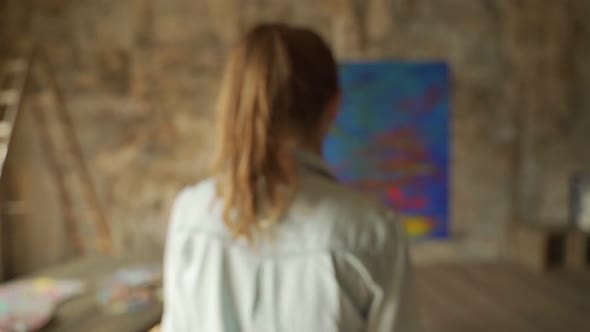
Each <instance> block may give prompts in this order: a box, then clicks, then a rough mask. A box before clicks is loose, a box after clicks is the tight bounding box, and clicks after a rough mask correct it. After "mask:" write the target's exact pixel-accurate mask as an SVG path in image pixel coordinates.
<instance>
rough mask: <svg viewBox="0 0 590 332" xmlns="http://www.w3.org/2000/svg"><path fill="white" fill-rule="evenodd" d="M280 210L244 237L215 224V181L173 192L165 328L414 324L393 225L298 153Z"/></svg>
mask: <svg viewBox="0 0 590 332" xmlns="http://www.w3.org/2000/svg"><path fill="white" fill-rule="evenodd" d="M297 155H298V157H297V160H298V164H299V167H298V168H299V173H300V185H299V186H298V190H297V192H296V194H295V196H294V199H293V201H292V203H291V205H290V207H289V209H288V210H287V212H286V213H285V215H284V217H283V218H282V219H281V220H280V221H279V222H278V223H276V224H275V225H273V226H272V227H271V228H269V229H268V230H267V231H265V232H258V233H257V234H256V235H255V237H254V239H253V240H252V244H249V243H247V241H245V240H234V239H233V236H232V234H231V232H229V231H228V230H227V228H226V227H225V226H224V224H223V220H222V219H223V216H222V215H223V214H222V206H221V204H220V202H219V201H218V199H217V198H216V191H215V188H216V186H215V183H214V181H213V180H208V181H205V182H202V183H200V184H199V185H197V186H194V187H190V188H188V189H185V190H184V191H183V192H182V193H181V194H180V195H179V196H178V198H177V201H176V203H175V206H174V211H173V216H172V223H171V225H170V230H169V235H168V241H167V246H168V247H167V252H166V259H165V260H166V266H165V304H166V306H165V316H164V321H163V329H164V331H166V332H171V331H174V332H182V331H207V332H230V331H252V332H266V331H269V332H270V331H273V332H275V331H276V332H278V331H284V332H290V331H293V332H295V331H298V332H299V331H318V332H319V331H321V332H336V331H404V332H413V331H417V328H416V326H415V324H416V322H417V320H416V317H415V305H414V303H413V300H414V294H413V285H412V279H411V273H410V272H411V271H410V270H409V269H410V265H409V262H408V257H407V247H406V243H405V241H404V238H403V235H402V231H401V227H400V225H398V224H397V223H396V221H395V220H394V219H393V218H392V217H391V216H390V215H389V213H388V212H387V210H385V209H383V208H381V207H380V206H379V204H376V203H374V202H372V201H370V200H368V199H366V198H364V197H363V196H361V195H359V194H356V193H354V192H352V191H349V190H347V189H345V188H342V187H341V186H339V185H338V184H337V183H336V182H335V181H334V180H333V179H332V178H331V177H330V175H329V173H328V171H327V170H326V169H325V167H323V165H322V163H321V161H320V159H319V158H318V157H316V156H315V155H314V154H313V153H309V152H301V151H299V152H298V154H297Z"/></svg>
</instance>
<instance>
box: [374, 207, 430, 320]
mask: <svg viewBox="0 0 590 332" xmlns="http://www.w3.org/2000/svg"><path fill="white" fill-rule="evenodd" d="M387 229H388V232H389V234H388V241H387V242H388V244H387V245H386V246H384V247H383V252H381V253H379V254H378V255H377V257H376V258H375V259H376V262H374V266H375V267H376V268H375V270H374V273H375V274H376V275H374V280H375V281H376V282H377V283H378V284H379V292H378V293H377V294H375V295H374V296H375V298H374V300H373V303H372V304H371V307H370V311H369V317H368V318H369V320H368V329H367V331H369V332H422V328H421V324H420V323H421V322H420V320H419V313H418V305H417V299H416V292H415V283H414V273H413V267H412V263H411V260H410V255H409V252H408V243H407V240H406V237H405V233H404V231H403V227H402V226H401V224H400V222H399V221H398V220H395V218H393V217H388V218H387Z"/></svg>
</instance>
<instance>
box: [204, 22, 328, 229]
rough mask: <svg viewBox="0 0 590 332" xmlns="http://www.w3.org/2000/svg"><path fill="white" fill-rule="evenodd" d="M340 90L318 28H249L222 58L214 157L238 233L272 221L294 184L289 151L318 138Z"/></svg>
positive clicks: (228, 220)
mask: <svg viewBox="0 0 590 332" xmlns="http://www.w3.org/2000/svg"><path fill="white" fill-rule="evenodd" d="M337 93H338V75H337V67H336V62H335V60H334V57H333V55H332V52H331V51H330V49H329V47H328V46H327V44H326V43H325V42H324V41H323V40H322V38H321V37H320V36H319V35H317V34H316V33H314V32H312V31H310V30H307V29H302V28H295V27H290V26H287V25H284V24H265V25H259V26H256V27H255V28H253V29H252V30H251V31H250V32H248V33H247V34H246V35H245V37H244V38H243V39H242V40H241V41H240V42H239V43H238V45H237V47H236V48H235V49H234V50H233V52H232V53H231V54H230V57H229V59H228V61H227V64H226V67H225V71H224V75H223V79H222V84H221V91H220V95H219V99H218V109H217V112H218V113H217V114H218V118H217V125H218V127H217V132H216V137H215V139H216V142H217V149H216V154H215V158H214V162H213V172H214V177H215V180H216V186H217V188H216V189H217V195H218V198H220V199H221V201H222V203H223V221H224V223H225V225H226V226H227V228H228V229H229V230H230V231H231V233H232V234H233V235H234V236H235V237H240V236H245V237H246V238H247V239H248V240H251V235H252V231H253V230H255V229H260V228H262V227H263V226H266V225H267V224H273V223H276V222H277V221H278V220H279V219H280V218H281V216H282V214H283V213H284V211H285V210H286V208H287V207H288V205H289V204H290V200H291V197H292V195H293V193H294V192H295V190H296V187H297V183H298V169H297V163H296V160H295V156H294V148H295V146H296V145H297V144H298V143H301V142H305V141H306V140H309V139H310V138H311V137H316V136H317V135H318V127H319V125H320V122H321V121H322V117H323V113H324V110H325V108H326V106H327V104H328V102H329V101H330V100H331V98H333V97H334V96H335V95H336V94H337Z"/></svg>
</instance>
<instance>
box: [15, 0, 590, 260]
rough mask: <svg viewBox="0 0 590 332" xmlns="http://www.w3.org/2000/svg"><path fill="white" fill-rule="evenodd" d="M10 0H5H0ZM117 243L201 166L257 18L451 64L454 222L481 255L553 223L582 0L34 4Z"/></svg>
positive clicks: (131, 240) (584, 162)
mask: <svg viewBox="0 0 590 332" xmlns="http://www.w3.org/2000/svg"><path fill="white" fill-rule="evenodd" d="M4 1H8V2H10V1H14V0H4ZM32 6H33V7H34V8H35V10H34V11H33V12H32V14H31V17H30V24H31V26H32V29H33V30H32V35H33V36H37V37H38V38H41V40H42V42H43V44H44V45H45V47H46V48H47V49H48V52H49V53H50V55H51V57H52V59H53V61H54V62H55V63H56V65H57V67H58V69H59V73H60V81H61V82H62V84H63V86H64V87H66V88H67V96H68V101H69V106H70V109H71V110H72V112H73V115H74V116H75V120H76V123H77V124H78V132H79V135H80V137H81V140H82V143H83V145H84V147H85V151H86V155H87V158H88V161H89V164H90V165H91V167H92V172H93V175H94V177H95V180H96V182H97V184H98V185H99V188H100V193H101V197H102V200H103V204H104V206H105V208H106V209H107V211H108V213H109V215H110V217H111V220H112V226H113V229H114V231H115V234H116V239H117V244H118V248H120V249H122V248H157V247H159V246H161V243H162V240H163V234H164V231H165V225H166V220H167V214H168V209H169V206H170V203H171V201H172V199H173V197H174V194H175V192H176V191H177V190H178V189H179V188H181V187H182V186H183V185H186V184H189V183H192V182H195V181H197V180H198V179H199V178H201V177H203V176H204V174H205V173H204V171H205V166H206V164H207V155H208V151H209V148H210V146H211V145H212V143H213V142H212V141H211V138H210V136H209V135H208V132H209V130H210V129H209V128H210V127H211V119H212V117H211V111H212V110H211V105H212V101H213V100H214V97H215V93H216V87H217V81H218V74H219V70H220V67H221V65H222V63H223V59H224V55H225V53H226V51H227V50H228V48H229V46H230V45H231V44H232V42H233V41H234V40H235V39H236V38H238V36H239V35H240V33H241V32H243V31H244V30H245V29H246V28H247V27H249V26H252V25H253V24H255V23H256V22H261V21H268V20H281V21H286V22H291V23H294V24H304V25H308V26H311V27H313V28H314V29H316V30H317V31H318V32H320V33H321V34H322V35H323V36H324V37H325V38H326V39H327V40H328V41H329V42H330V43H331V44H332V46H333V48H334V50H335V52H336V54H337V56H338V58H339V59H340V60H342V61H346V60H358V59H392V58H394V59H408V60H431V59H443V60H445V61H448V62H449V64H450V65H451V68H452V77H453V82H452V83H453V96H452V98H453V122H452V129H453V131H452V133H453V137H452V141H453V147H452V166H453V167H452V193H451V194H452V223H453V230H454V232H455V234H456V239H457V240H458V241H461V242H464V243H466V244H468V245H470V247H469V248H473V249H474V250H475V251H477V252H480V253H482V254H485V255H497V254H500V253H501V250H502V248H503V241H504V240H503V234H504V230H505V227H506V225H507V224H508V223H509V222H510V221H512V220H515V221H519V222H523V221H531V222H551V223H564V222H565V219H566V216H567V183H568V177H569V175H570V172H571V171H572V170H574V169H577V168H582V167H587V166H588V165H589V163H590V156H589V154H588V153H587V152H586V149H585V146H584V145H585V142H588V141H589V139H590V133H589V131H588V130H585V129H586V127H587V125H588V124H590V116H589V115H588V113H590V110H589V107H590V104H589V97H588V96H587V95H586V93H585V91H584V88H583V87H585V86H588V83H590V67H589V66H588V63H589V61H588V58H589V56H590V50H589V48H590V47H589V46H588V40H590V39H589V38H588V37H589V26H590V24H589V23H588V18H589V17H590V13H589V10H590V5H589V4H588V2H587V1H585V0H568V1H552V0H523V1H513V0H493V1H491V0H395V1H390V0H366V1H363V0H330V1H314V0H248V1H240V0H135V1H118V0H101V1H90V0H76V1H74V0H53V1H33V2H32Z"/></svg>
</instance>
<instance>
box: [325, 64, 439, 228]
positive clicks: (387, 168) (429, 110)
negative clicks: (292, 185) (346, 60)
mask: <svg viewBox="0 0 590 332" xmlns="http://www.w3.org/2000/svg"><path fill="white" fill-rule="evenodd" d="M340 80H341V86H342V105H341V109H340V112H339V114H338V116H337V118H336V120H335V123H334V125H333V127H332V129H331V131H330V133H329V134H328V136H327V138H326V140H325V141H324V157H325V159H326V161H327V162H328V165H329V166H330V167H331V168H332V171H333V172H334V175H335V176H336V177H337V178H338V180H339V181H340V182H342V183H344V184H345V185H348V186H350V187H352V188H354V189H356V190H359V191H363V192H366V193H368V194H370V195H373V196H375V197H377V198H378V199H380V200H381V201H382V202H383V203H385V204H386V205H387V206H389V207H391V208H392V209H394V210H395V211H396V212H397V213H398V215H400V220H402V221H403V223H404V226H405V229H406V231H407V232H408V234H409V235H410V236H411V237H413V238H446V237H448V235H449V207H448V206H449V204H448V203H449V202H448V200H449V199H448V196H449V176H448V169H449V167H448V166H449V139H450V137H449V122H450V106H449V95H450V78H449V69H448V66H447V65H446V64H445V63H408V62H375V63H351V64H343V65H341V66H340Z"/></svg>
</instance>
